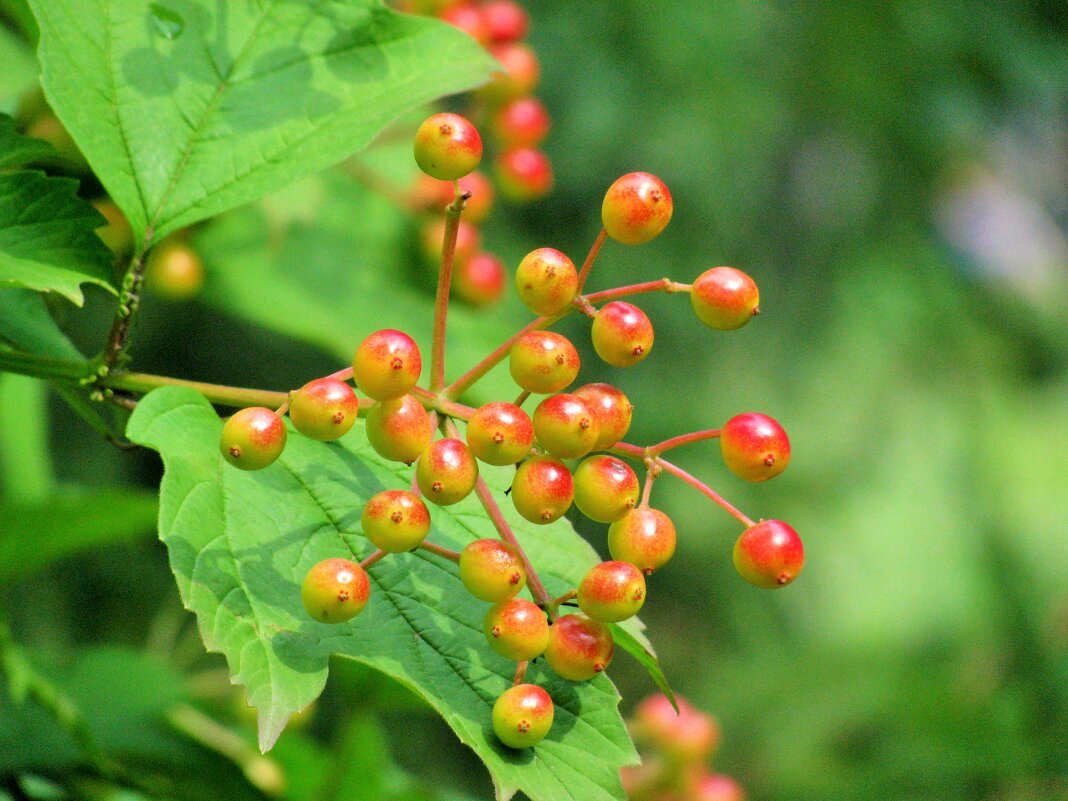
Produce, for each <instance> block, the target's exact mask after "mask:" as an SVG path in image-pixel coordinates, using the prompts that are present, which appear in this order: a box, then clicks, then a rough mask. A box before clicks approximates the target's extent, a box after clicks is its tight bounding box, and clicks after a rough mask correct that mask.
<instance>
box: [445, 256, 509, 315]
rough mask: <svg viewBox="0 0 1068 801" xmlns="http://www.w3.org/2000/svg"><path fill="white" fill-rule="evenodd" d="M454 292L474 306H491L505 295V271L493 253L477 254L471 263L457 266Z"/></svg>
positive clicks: (453, 275) (454, 273)
mask: <svg viewBox="0 0 1068 801" xmlns="http://www.w3.org/2000/svg"><path fill="white" fill-rule="evenodd" d="M453 266H454V271H453V274H452V291H453V292H454V293H455V294H456V297H458V298H460V299H461V300H463V301H466V302H467V303H470V304H471V305H472V306H491V305H493V304H494V303H496V302H497V301H498V300H500V299H501V295H502V294H503V293H504V282H505V270H504V265H503V264H501V260H500V259H498V258H497V257H496V256H494V255H493V254H492V253H486V252H485V251H483V252H482V253H476V254H475V255H474V256H472V257H471V259H470V260H469V261H466V262H460V263H459V264H455V265H453Z"/></svg>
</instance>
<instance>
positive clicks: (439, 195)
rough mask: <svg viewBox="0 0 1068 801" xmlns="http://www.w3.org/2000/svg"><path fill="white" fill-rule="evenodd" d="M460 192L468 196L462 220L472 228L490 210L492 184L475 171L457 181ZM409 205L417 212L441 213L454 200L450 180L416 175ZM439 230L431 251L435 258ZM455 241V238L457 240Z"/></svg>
mask: <svg viewBox="0 0 1068 801" xmlns="http://www.w3.org/2000/svg"><path fill="white" fill-rule="evenodd" d="M460 191H461V192H465V193H470V195H471V196H470V197H469V198H468V199H467V202H466V203H465V204H464V211H463V220H464V222H468V223H471V224H472V225H479V224H480V223H481V222H483V221H484V220H485V219H486V217H488V216H489V213H490V210H491V209H492V208H493V195H494V191H493V184H492V183H491V182H490V179H489V178H487V177H486V176H485V175H484V174H483V173H481V172H479V171H478V170H475V171H474V172H472V173H471V174H470V175H465V176H464V177H463V178H461V179H460ZM411 197H412V202H413V203H414V204H415V205H417V206H418V207H419V208H421V209H426V210H427V211H432V212H435V213H437V214H442V213H444V211H445V207H446V206H448V205H449V204H450V203H452V202H453V200H454V199H455V197H456V190H455V189H454V188H453V185H452V181H439V180H438V179H437V178H431V177H430V176H429V175H427V174H426V173H419V176H418V178H416V181H415V186H414V188H413V189H412V194H411ZM443 231H444V228H443V227H442V228H441V229H440V230H439V231H438V234H437V237H436V243H437V244H436V247H434V248H432V251H434V253H435V258H439V257H440V256H441V239H442V232H443ZM457 238H459V237H457Z"/></svg>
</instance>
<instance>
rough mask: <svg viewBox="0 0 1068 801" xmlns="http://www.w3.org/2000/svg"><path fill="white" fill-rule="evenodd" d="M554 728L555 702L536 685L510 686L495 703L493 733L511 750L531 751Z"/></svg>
mask: <svg viewBox="0 0 1068 801" xmlns="http://www.w3.org/2000/svg"><path fill="white" fill-rule="evenodd" d="M552 725H553V699H552V698H550V697H549V694H548V693H547V692H545V690H543V689H542V688H541V687H538V686H537V685H536V684H517V685H516V686H514V687H509V688H508V689H507V690H505V691H504V692H503V693H501V696H500V698H498V699H497V701H496V703H494V704H493V731H494V733H496V735H497V737H498V738H499V739H500V741H501V742H502V743H504V744H505V745H507V746H508V747H510V748H530V747H531V746H533V745H537V744H538V743H539V742H541V740H542V739H544V737H545V735H546V734H548V733H549V729H550V728H552Z"/></svg>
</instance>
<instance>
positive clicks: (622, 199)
mask: <svg viewBox="0 0 1068 801" xmlns="http://www.w3.org/2000/svg"><path fill="white" fill-rule="evenodd" d="M672 205H673V204H672V200H671V193H670V192H669V191H668V188H667V187H666V186H665V185H664V182H663V181H661V180H660V179H659V178H657V177H656V176H655V175H650V174H649V173H647V172H632V173H628V174H626V175H624V176H622V177H621V178H618V179H617V180H616V182H615V183H614V184H612V185H611V186H610V187H608V191H607V192H606V193H605V196H604V202H603V203H602V204H601V221H602V222H603V223H604V227H605V230H606V231H608V235H609V236H610V237H612V238H613V239H615V240H616V241H617V242H622V243H623V244H625V245H641V244H643V243H645V242H648V241H649V240H651V239H654V238H655V237H657V236H659V235H660V232H661V231H663V230H664V228H666V227H667V224H668V223H669V222H670V221H671V212H672Z"/></svg>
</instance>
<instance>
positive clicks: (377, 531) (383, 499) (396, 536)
mask: <svg viewBox="0 0 1068 801" xmlns="http://www.w3.org/2000/svg"><path fill="white" fill-rule="evenodd" d="M360 524H361V525H362V527H363V533H364V534H366V535H367V539H369V540H370V541H371V542H373V543H374V544H375V547H376V548H379V549H381V550H383V551H386V552H387V553H403V552H404V551H410V550H412V548H417V547H419V544H420V543H421V542H422V541H423V540H424V539H426V535H427V534H428V533H429V532H430V512H429V511H428V510H427V508H426V504H425V503H423V501H422V499H421V498H420V497H419V496H418V495H416V494H415V493H413V492H408V491H407V490H384V491H383V492H379V493H378V494H377V495H374V496H372V497H371V499H370V500H369V501H367V503H366V504H365V505H364V507H363V515H362V517H361V521H360Z"/></svg>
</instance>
